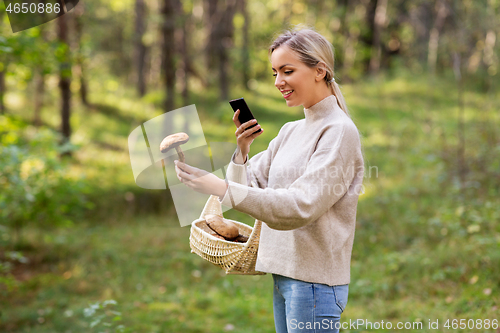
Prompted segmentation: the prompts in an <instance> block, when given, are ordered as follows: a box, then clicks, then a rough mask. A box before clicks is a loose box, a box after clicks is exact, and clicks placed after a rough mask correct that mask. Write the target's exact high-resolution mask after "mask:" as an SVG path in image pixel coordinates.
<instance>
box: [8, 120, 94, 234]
mask: <svg viewBox="0 0 500 333" xmlns="http://www.w3.org/2000/svg"><path fill="white" fill-rule="evenodd" d="M59 140H60V138H59V137H58V135H57V134H56V133H54V132H53V131H51V130H49V129H41V130H35V129H34V128H32V127H29V126H26V125H24V124H22V123H21V122H20V121H16V120H13V119H12V118H10V117H7V116H0V184H1V186H2V192H1V193H0V225H4V226H8V227H12V228H15V229H16V230H18V231H19V230H20V229H22V227H23V226H25V225H26V224H28V223H30V224H36V225H37V226H40V227H42V228H43V227H55V226H70V225H71V224H72V223H73V222H72V219H74V218H78V217H79V216H81V214H82V213H83V212H84V211H85V209H87V208H91V205H90V204H89V203H88V202H87V200H86V197H85V193H86V192H87V191H88V188H87V187H86V185H85V178H84V175H78V176H75V175H72V174H71V173H70V172H69V170H68V168H67V163H65V162H63V161H61V160H60V159H59V155H60V154H61V153H63V152H65V151H68V150H74V149H75V147H74V146H71V145H70V144H67V145H65V146H60V145H59V144H58V142H59Z"/></svg>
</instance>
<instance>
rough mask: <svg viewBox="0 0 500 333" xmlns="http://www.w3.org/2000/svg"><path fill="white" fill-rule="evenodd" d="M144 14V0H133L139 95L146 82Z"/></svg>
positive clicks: (143, 90) (143, 92) (142, 94)
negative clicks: (143, 39) (143, 40)
mask: <svg viewBox="0 0 500 333" xmlns="http://www.w3.org/2000/svg"><path fill="white" fill-rule="evenodd" d="M145 16H146V4H145V3H144V0H136V1H135V35H134V39H135V68H136V71H137V73H136V77H137V91H138V93H139V96H141V97H142V96H144V95H145V93H146V82H145V78H144V64H145V58H146V50H147V48H146V45H144V43H143V42H142V37H143V36H144V33H145V31H146V24H145V22H144V18H145Z"/></svg>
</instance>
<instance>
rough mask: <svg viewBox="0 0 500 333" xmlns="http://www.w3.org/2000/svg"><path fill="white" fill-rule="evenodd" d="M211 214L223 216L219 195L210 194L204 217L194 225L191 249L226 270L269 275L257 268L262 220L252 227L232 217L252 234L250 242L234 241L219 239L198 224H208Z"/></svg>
mask: <svg viewBox="0 0 500 333" xmlns="http://www.w3.org/2000/svg"><path fill="white" fill-rule="evenodd" d="M210 214H212V215H219V216H221V217H222V208H221V204H220V202H219V200H218V197H217V196H213V195H212V196H210V198H209V199H208V201H207V203H206V205H205V208H203V212H202V213H201V216H200V218H199V219H197V220H195V221H193V223H192V224H191V234H190V236H189V245H190V246H191V252H192V253H196V254H197V255H199V256H200V257H202V258H203V259H205V260H207V261H209V262H211V263H212V264H214V265H216V266H218V267H220V268H222V269H224V270H225V271H226V274H244V275H264V274H266V273H262V272H257V271H255V262H256V260H257V250H258V248H259V239H260V229H261V226H262V222H261V221H259V220H255V225H254V227H253V228H252V227H250V226H249V225H246V224H244V223H241V222H238V221H233V220H229V221H231V222H234V223H235V224H236V225H237V226H238V229H239V231H240V234H242V235H244V236H248V241H247V242H246V243H238V242H231V241H227V240H222V239H218V238H215V237H214V236H212V235H210V234H208V233H206V232H205V231H203V230H202V229H200V228H199V227H198V225H199V224H200V223H205V215H210Z"/></svg>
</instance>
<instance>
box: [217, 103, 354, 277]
mask: <svg viewBox="0 0 500 333" xmlns="http://www.w3.org/2000/svg"><path fill="white" fill-rule="evenodd" d="M304 114H305V119H301V120H297V121H293V122H289V123H286V124H285V125H284V126H283V127H282V128H281V130H280V131H279V133H278V136H277V137H276V138H274V139H273V140H272V141H271V142H270V144H269V147H268V149H267V150H265V151H262V152H260V153H258V154H256V155H255V156H253V157H252V158H251V159H250V160H249V161H247V162H246V163H245V164H235V163H234V155H233V157H232V160H231V162H230V164H229V167H228V170H227V174H226V180H227V182H228V184H229V187H228V191H226V194H225V196H224V197H223V198H222V200H221V203H222V204H223V205H225V206H228V207H232V208H234V209H236V210H238V211H241V212H244V213H246V214H248V215H250V216H252V217H254V218H256V219H259V220H261V221H263V222H264V223H263V224H262V231H261V236H260V237H261V238H260V245H259V251H258V256H257V263H256V267H255V268H256V270H258V271H261V272H267V273H274V274H280V275H283V276H287V277H291V278H294V279H298V280H303V281H307V282H312V283H323V284H327V285H330V286H333V285H342V284H348V283H349V282H350V261H351V252H352V246H353V240H354V230H355V224H356V208H357V204H358V196H359V194H360V192H362V188H361V187H362V182H363V173H364V162H363V156H362V153H361V144H360V139H359V133H358V130H357V128H356V126H355V125H354V123H353V122H352V120H351V119H350V118H349V117H348V116H347V115H346V114H345V113H344V112H343V111H342V109H340V107H339V106H338V105H337V100H336V97H335V96H334V95H330V96H328V97H326V98H324V99H323V100H321V101H320V102H318V103H316V104H314V105H313V106H311V107H310V108H304ZM252 182H254V183H256V184H257V185H258V188H253V187H249V185H250V184H251V183H252Z"/></svg>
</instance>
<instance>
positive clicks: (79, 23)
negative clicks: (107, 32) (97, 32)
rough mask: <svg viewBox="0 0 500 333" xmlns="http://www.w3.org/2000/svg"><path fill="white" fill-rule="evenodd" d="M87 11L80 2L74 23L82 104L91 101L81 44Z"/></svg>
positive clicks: (87, 103)
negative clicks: (83, 17) (84, 17)
mask: <svg viewBox="0 0 500 333" xmlns="http://www.w3.org/2000/svg"><path fill="white" fill-rule="evenodd" d="M84 12H85V9H84V4H83V3H80V5H79V6H77V7H75V9H74V18H75V20H74V24H75V36H76V41H75V43H76V45H74V46H75V48H76V49H77V50H78V51H77V52H78V53H77V56H76V63H77V65H78V71H79V74H80V75H79V76H80V100H81V101H82V104H83V105H85V106H89V104H90V103H89V101H88V89H87V80H86V78H85V73H86V70H85V56H84V55H83V52H82V45H81V40H82V35H83V20H82V16H83V14H84Z"/></svg>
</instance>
